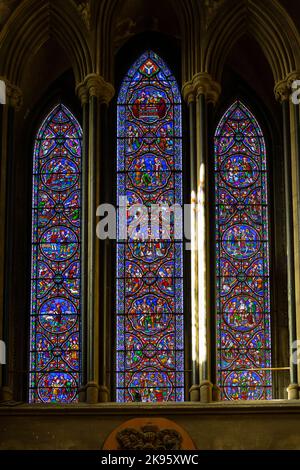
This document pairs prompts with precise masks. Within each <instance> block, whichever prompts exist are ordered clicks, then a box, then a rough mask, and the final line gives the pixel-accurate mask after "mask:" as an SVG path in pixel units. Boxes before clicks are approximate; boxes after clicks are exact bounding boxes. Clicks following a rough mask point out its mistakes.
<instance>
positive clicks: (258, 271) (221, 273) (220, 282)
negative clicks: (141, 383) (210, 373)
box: [215, 101, 272, 400]
mask: <svg viewBox="0 0 300 470" xmlns="http://www.w3.org/2000/svg"><path fill="white" fill-rule="evenodd" d="M215 191H216V255H217V286H216V288H217V368H218V384H219V386H220V387H221V391H222V398H223V399H224V400H258V399H270V398H272V376H271V372H270V370H266V369H268V368H270V367H271V329H270V277H269V214H268V212H269V206H268V169H267V159H266V146H265V140H264V136H263V133H262V130H261V128H260V126H259V124H258V122H257V121H256V119H255V117H254V116H253V114H252V113H251V111H250V110H249V109H248V108H247V107H246V106H245V105H243V104H242V103H241V102H239V101H236V102H235V103H234V104H233V105H232V106H231V107H230V108H229V109H228V110H227V111H226V113H225V114H224V116H223V117H222V119H221V121H220V124H219V126H218V128H217V130H216V133H215Z"/></svg>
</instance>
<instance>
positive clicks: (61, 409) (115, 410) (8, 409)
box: [0, 400, 300, 416]
mask: <svg viewBox="0 0 300 470" xmlns="http://www.w3.org/2000/svg"><path fill="white" fill-rule="evenodd" d="M64 413H67V414H68V415H73V416H74V415H82V416H85V415H98V416H101V415H115V414H116V415H132V416H134V415H139V414H145V413H147V415H163V414H174V415H186V414H188V415H207V414H224V415H226V414H244V415H245V414H277V413H278V414H281V413H287V414H290V413H292V414H300V400H299V401H298V400H272V401H251V402H246V401H239V402H218V403H195V402H194V403H192V402H185V403H158V404H155V405H153V404H152V403H113V402H110V403H99V404H96V405H89V404H86V403H78V404H70V405H53V404H49V405H43V404H41V405H40V404H36V405H30V404H27V403H23V404H17V405H16V406H12V405H5V404H1V403H0V416H8V415H9V416H23V415H26V416H41V415H52V416H54V415H61V414H64Z"/></svg>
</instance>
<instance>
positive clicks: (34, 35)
mask: <svg viewBox="0 0 300 470" xmlns="http://www.w3.org/2000/svg"><path fill="white" fill-rule="evenodd" d="M70 4H71V6H72V7H71V8H70ZM70 12H71V14H70ZM51 36H52V37H55V39H56V40H57V41H58V43H59V44H60V46H61V47H62V48H64V49H65V51H66V53H67V54H68V55H69V56H70V62H71V64H72V68H73V71H74V75H75V80H76V82H77V83H80V82H81V81H82V80H83V79H84V78H85V76H86V75H88V74H89V73H92V72H93V61H92V55H91V51H90V46H89V40H88V39H87V38H88V34H87V32H86V27H85V24H84V22H83V20H82V18H81V17H80V13H79V11H78V10H77V9H76V5H75V4H74V3H73V2H72V1H71V0H64V1H62V0H57V1H56V2H50V1H43V2H41V1H40V0H24V1H23V2H21V4H20V5H19V6H18V7H17V8H16V10H15V11H14V12H13V13H12V15H11V16H10V18H9V20H8V21H7V23H6V24H5V26H4V27H3V29H2V31H1V32H0V48H1V49H2V54H1V57H0V75H3V76H4V77H6V78H7V79H8V80H9V81H10V82H11V83H13V84H14V85H17V86H19V85H20V82H21V79H22V73H23V70H24V67H25V65H26V62H27V60H28V58H29V57H30V55H32V54H35V53H36V52H37V51H38V50H39V49H40V48H41V47H42V46H43V45H44V44H45V43H46V42H47V40H48V39H49V38H50V37H51Z"/></svg>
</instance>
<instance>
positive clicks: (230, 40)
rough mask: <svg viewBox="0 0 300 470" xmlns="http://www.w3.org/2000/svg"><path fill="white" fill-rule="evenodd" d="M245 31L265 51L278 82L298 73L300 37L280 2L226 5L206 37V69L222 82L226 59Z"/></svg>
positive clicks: (246, 1)
mask: <svg viewBox="0 0 300 470" xmlns="http://www.w3.org/2000/svg"><path fill="white" fill-rule="evenodd" d="M245 32H246V33H248V34H249V35H250V36H251V37H253V38H254V39H255V40H256V41H257V42H258V44H259V45H260V47H261V48H262V50H263V53H264V55H265V57H266V59H267V60H268V62H269V64H270V67H271V69H272V73H273V76H274V81H275V83H276V82H278V81H280V80H282V79H284V78H285V77H286V76H287V75H288V74H290V73H291V72H292V71H295V70H299V68H300V41H299V35H298V33H297V29H296V26H295V24H294V22H293V20H292V19H291V17H290V16H289V14H288V13H287V11H286V10H285V9H284V8H283V7H282V6H281V5H280V3H279V2H278V0H265V1H263V2H262V1H261V0H242V1H241V0H229V1H227V2H224V4H223V5H222V6H221V7H220V9H219V10H218V12H217V14H216V15H215V17H214V19H213V20H212V22H211V23H210V25H209V26H208V30H207V33H206V35H205V39H204V46H203V63H202V68H203V70H204V71H207V72H208V73H210V74H211V75H212V76H213V77H214V78H215V80H217V81H221V77H222V71H223V67H224V64H225V62H226V58H227V57H228V54H229V53H230V50H231V49H232V47H233V46H234V45H235V44H236V42H237V41H238V40H239V39H240V37H241V36H242V35H243V34H245Z"/></svg>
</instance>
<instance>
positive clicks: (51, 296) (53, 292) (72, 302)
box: [29, 104, 82, 403]
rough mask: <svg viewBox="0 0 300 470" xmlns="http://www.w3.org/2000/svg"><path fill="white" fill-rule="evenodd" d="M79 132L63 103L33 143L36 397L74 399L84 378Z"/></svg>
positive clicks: (33, 395) (32, 390)
mask: <svg viewBox="0 0 300 470" xmlns="http://www.w3.org/2000/svg"><path fill="white" fill-rule="evenodd" d="M81 152H82V131H81V128H80V125H79V123H78V121H77V120H76V119H75V117H74V116H73V115H72V114H71V112H70V111H69V110H68V109H67V108H66V107H65V106H63V105H62V104H59V105H58V106H56V107H55V108H54V109H53V110H52V111H51V113H50V114H49V115H48V116H47V118H46V119H45V121H44V122H43V124H42V126H41V128H40V130H39V132H38V134H37V137H36V141H35V148H34V163H33V201H32V218H33V226H32V273H31V276H32V281H31V317H30V320H31V335H30V383H29V401H30V402H31V403H39V402H43V403H70V402H74V401H77V397H78V386H79V380H80V253H81V249H80V232H81V202H80V201H81Z"/></svg>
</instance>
